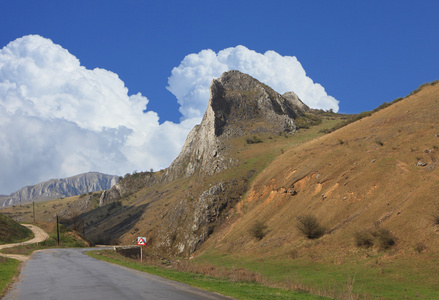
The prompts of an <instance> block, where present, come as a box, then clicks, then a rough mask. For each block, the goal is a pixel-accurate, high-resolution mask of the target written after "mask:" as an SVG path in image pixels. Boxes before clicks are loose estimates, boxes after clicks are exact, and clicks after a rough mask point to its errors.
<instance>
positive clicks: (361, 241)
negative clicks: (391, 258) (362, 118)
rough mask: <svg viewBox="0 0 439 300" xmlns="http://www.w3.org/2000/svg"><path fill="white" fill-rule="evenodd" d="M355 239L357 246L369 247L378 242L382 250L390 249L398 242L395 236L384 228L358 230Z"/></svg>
mask: <svg viewBox="0 0 439 300" xmlns="http://www.w3.org/2000/svg"><path fill="white" fill-rule="evenodd" d="M354 240H355V245H356V246H357V247H363V248H369V247H372V246H373V245H375V244H376V245H378V246H379V247H380V248H381V249H382V250H386V249H389V248H391V247H392V246H393V245H395V243H396V238H395V236H394V235H393V234H392V233H391V232H390V231H389V230H387V229H384V228H377V229H375V230H363V231H359V232H356V233H355V236H354Z"/></svg>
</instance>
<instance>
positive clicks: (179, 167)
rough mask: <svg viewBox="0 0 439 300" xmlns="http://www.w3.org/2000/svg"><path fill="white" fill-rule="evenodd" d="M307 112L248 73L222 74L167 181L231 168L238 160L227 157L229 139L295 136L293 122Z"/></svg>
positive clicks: (295, 99) (293, 97) (292, 97)
mask: <svg viewBox="0 0 439 300" xmlns="http://www.w3.org/2000/svg"><path fill="white" fill-rule="evenodd" d="M307 109H308V107H307V106H306V105H305V104H303V103H302V102H301V101H300V99H299V98H298V97H297V96H296V95H295V94H294V93H293V92H289V93H287V94H285V96H281V95H280V94H278V93H277V92H275V91H274V90H273V89H271V88H270V87H268V86H266V85H265V84H263V83H261V82H259V81H258V80H256V79H254V78H253V77H251V76H249V75H247V74H244V73H241V72H239V71H229V72H225V73H223V74H222V75H221V77H220V78H218V79H214V80H213V81H212V84H211V86H210V99H209V103H208V105H207V109H206V112H205V114H204V117H203V120H202V122H201V124H200V125H197V126H195V127H194V129H193V130H192V131H191V132H190V133H189V135H188V137H187V139H186V142H185V144H184V146H183V149H182V151H181V153H180V155H179V156H178V157H177V158H176V159H175V160H174V162H173V163H172V164H171V166H170V167H169V168H168V169H167V172H166V175H165V178H166V181H171V180H173V179H175V178H178V177H180V176H186V177H188V176H191V175H193V174H194V173H195V172H196V171H197V170H200V172H202V173H205V174H207V175H213V174H215V173H217V172H219V171H222V170H224V169H226V168H228V167H229V166H232V165H233V164H234V163H235V160H234V159H233V158H232V157H229V156H228V154H227V147H226V144H225V141H226V140H227V139H229V138H231V137H236V136H243V135H245V134H253V133H257V132H273V133H279V132H285V133H287V134H293V133H294V132H295V131H296V126H295V124H294V119H295V118H296V117H298V116H301V115H303V113H304V111H305V110H307Z"/></svg>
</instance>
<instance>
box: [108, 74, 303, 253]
mask: <svg viewBox="0 0 439 300" xmlns="http://www.w3.org/2000/svg"><path fill="white" fill-rule="evenodd" d="M306 110H308V107H307V106H306V105H305V104H303V103H302V102H301V101H300V99H299V98H298V97H297V96H296V95H295V94H294V93H292V92H291V93H287V94H285V95H283V96H282V95H280V94H279V93H277V92H275V91H274V90H273V89H271V88H270V87H268V86H266V85H265V84H263V83H261V82H259V81H258V80H256V79H254V78H252V77H251V76H249V75H247V74H243V73H241V72H238V71H229V72H225V73H223V74H222V75H221V77H220V78H218V79H215V80H213V81H212V83H211V86H210V98H209V102H208V105H207V109H206V112H205V114H204V116H203V119H202V122H201V123H200V124H199V125H197V126H195V127H194V128H193V130H192V131H191V132H190V133H189V135H188V137H187V138H186V141H185V143H184V146H183V148H182V150H181V152H180V154H179V156H178V157H177V158H176V159H175V160H174V161H173V162H172V164H171V165H170V166H169V168H168V169H166V170H165V171H164V172H163V174H162V172H160V173H159V172H157V173H154V175H152V174H141V175H139V174H136V176H132V178H124V179H123V180H121V181H120V182H119V183H118V184H117V185H115V186H114V187H113V188H111V189H110V190H109V191H106V192H104V193H103V194H102V197H101V199H100V205H106V204H108V203H111V202H113V201H117V200H118V199H120V198H124V197H126V196H130V195H131V194H133V193H136V192H137V191H139V190H141V189H142V188H148V187H152V186H154V185H161V184H162V185H166V184H169V183H171V182H173V181H175V180H177V179H181V178H187V179H189V180H190V182H191V184H188V188H187V189H186V190H185V191H184V192H183V193H180V194H179V195H178V198H175V200H171V198H167V200H164V199H163V198H162V197H161V196H160V193H158V192H156V193H151V192H149V194H148V200H147V201H148V203H155V202H161V201H162V202H163V206H161V207H160V208H159V207H157V208H155V209H154V213H153V215H149V216H144V217H145V218H149V220H150V221H149V222H148V228H144V230H148V231H149V233H148V236H149V241H148V245H149V247H150V249H151V250H152V251H153V252H156V253H161V254H163V255H190V254H191V253H193V252H194V251H195V250H196V249H197V248H198V247H199V246H200V245H201V244H202V243H203V242H204V241H205V240H206V239H207V238H208V237H209V235H210V234H211V233H212V232H213V231H214V230H215V228H216V227H217V226H219V225H220V224H221V223H222V222H223V221H224V220H225V219H226V218H227V212H228V211H229V209H230V208H231V207H233V206H234V205H235V204H236V203H237V202H238V201H239V199H240V198H241V197H242V195H243V194H244V193H245V191H246V189H247V187H248V182H249V180H250V179H251V177H252V176H253V175H254V174H255V172H256V170H250V171H248V170H247V171H244V172H245V173H243V174H241V173H239V172H238V173H236V174H235V175H234V177H233V178H229V179H222V180H214V182H213V183H212V184H210V185H209V186H207V185H205V184H203V182H204V179H207V177H211V176H214V175H216V174H218V173H219V172H221V171H224V170H227V169H229V168H231V167H234V166H237V165H238V164H239V163H240V162H239V161H238V158H237V157H236V149H234V146H233V145H232V144H233V142H232V141H234V140H235V139H236V138H239V137H242V136H247V137H251V136H253V135H257V134H266V133H268V134H273V135H278V134H279V133H281V134H283V135H290V134H294V133H295V131H296V125H295V121H294V120H295V118H297V117H303V116H304V115H305V111H306ZM134 177H136V178H134ZM130 182H131V183H130ZM134 182H138V183H142V185H141V186H140V185H139V184H134ZM165 201H166V203H164V202H165ZM168 201H169V202H168ZM170 201H172V202H170ZM170 203H172V205H169V206H168V204H170ZM165 207H166V208H165ZM151 213H152V212H151ZM151 213H150V214H151ZM145 214H147V213H145ZM130 234H136V233H135V231H133V232H132V233H130ZM127 236H129V234H127ZM130 237H131V236H130Z"/></svg>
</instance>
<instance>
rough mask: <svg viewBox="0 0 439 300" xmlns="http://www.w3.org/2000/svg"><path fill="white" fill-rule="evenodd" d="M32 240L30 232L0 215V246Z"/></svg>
mask: <svg viewBox="0 0 439 300" xmlns="http://www.w3.org/2000/svg"><path fill="white" fill-rule="evenodd" d="M31 238H33V233H32V231H31V230H30V229H29V228H27V227H24V226H22V225H20V224H19V223H17V222H15V221H14V220H13V219H11V218H10V217H8V216H6V215H4V214H0V244H9V243H18V242H22V241H25V240H29V239H31Z"/></svg>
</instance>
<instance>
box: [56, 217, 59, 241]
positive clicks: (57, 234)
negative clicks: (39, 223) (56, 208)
mask: <svg viewBox="0 0 439 300" xmlns="http://www.w3.org/2000/svg"><path fill="white" fill-rule="evenodd" d="M56 240H57V241H58V246H59V226H58V215H56Z"/></svg>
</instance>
